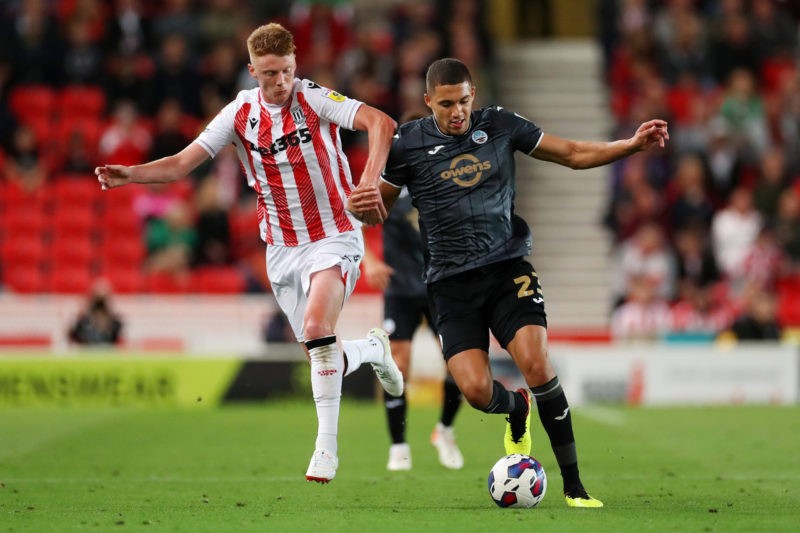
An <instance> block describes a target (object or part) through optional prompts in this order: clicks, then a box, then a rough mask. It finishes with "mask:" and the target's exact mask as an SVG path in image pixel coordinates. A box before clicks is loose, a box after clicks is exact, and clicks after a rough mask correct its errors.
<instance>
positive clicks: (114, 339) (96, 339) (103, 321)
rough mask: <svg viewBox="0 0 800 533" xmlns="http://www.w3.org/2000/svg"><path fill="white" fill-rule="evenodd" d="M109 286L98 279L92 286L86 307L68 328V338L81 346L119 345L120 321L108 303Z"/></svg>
mask: <svg viewBox="0 0 800 533" xmlns="http://www.w3.org/2000/svg"><path fill="white" fill-rule="evenodd" d="M110 296H111V286H110V285H109V283H108V281H106V280H104V279H100V280H98V281H96V282H95V283H94V284H93V285H92V289H91V292H90V293H89V296H88V298H87V300H86V305H85V306H84V308H83V309H82V310H81V312H80V314H79V315H78V317H77V319H76V320H75V322H74V323H73V324H72V326H71V327H70V328H69V332H68V337H69V339H70V340H71V341H72V342H74V343H76V344H82V345H86V346H89V345H94V346H96V345H109V344H119V342H120V341H121V340H122V320H121V319H120V318H119V316H118V315H117V314H116V313H115V312H114V311H113V309H112V308H111V305H110V303H109V300H110Z"/></svg>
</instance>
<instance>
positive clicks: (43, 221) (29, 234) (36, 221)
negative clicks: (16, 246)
mask: <svg viewBox="0 0 800 533" xmlns="http://www.w3.org/2000/svg"><path fill="white" fill-rule="evenodd" d="M50 224H51V223H50V220H49V218H48V217H47V216H46V215H45V214H44V212H43V211H42V210H39V209H35V208H34V209H30V208H27V207H25V206H7V209H4V211H3V214H2V216H0V225H2V226H3V228H4V230H3V234H4V235H5V236H6V238H12V237H15V236H16V237H25V238H32V239H37V240H40V239H41V236H42V235H44V234H45V233H47V231H48V229H49V227H50Z"/></svg>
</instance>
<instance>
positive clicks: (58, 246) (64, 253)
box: [50, 235, 97, 269]
mask: <svg viewBox="0 0 800 533" xmlns="http://www.w3.org/2000/svg"><path fill="white" fill-rule="evenodd" d="M96 259H97V247H96V246H95V245H94V243H93V242H92V240H91V239H90V238H89V237H88V235H82V236H77V237H69V238H63V239H56V240H55V241H53V243H52V244H51V245H50V266H51V267H52V268H55V269H61V268H73V267H79V268H91V265H92V263H93V262H94V261H95V260H96Z"/></svg>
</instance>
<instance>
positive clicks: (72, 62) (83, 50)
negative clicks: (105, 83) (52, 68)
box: [63, 18, 103, 85]
mask: <svg viewBox="0 0 800 533" xmlns="http://www.w3.org/2000/svg"><path fill="white" fill-rule="evenodd" d="M66 34H67V42H66V43H65V44H66V48H65V52H64V62H63V68H64V83H65V84H70V83H72V84H78V85H79V84H91V85H94V84H96V83H99V82H100V81H101V79H102V75H103V72H102V68H103V54H102V50H101V49H100V48H99V47H98V46H97V45H96V44H95V43H94V42H93V41H92V35H91V26H90V21H89V20H88V19H85V18H74V19H72V20H70V21H69V23H68V25H67V28H66Z"/></svg>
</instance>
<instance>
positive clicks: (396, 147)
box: [383, 106, 542, 283]
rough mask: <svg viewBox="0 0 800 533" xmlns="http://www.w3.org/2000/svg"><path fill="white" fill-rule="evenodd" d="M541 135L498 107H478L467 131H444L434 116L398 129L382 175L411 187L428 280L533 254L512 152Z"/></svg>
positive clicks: (527, 151)
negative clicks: (518, 205)
mask: <svg viewBox="0 0 800 533" xmlns="http://www.w3.org/2000/svg"><path fill="white" fill-rule="evenodd" d="M541 137H542V130H541V129H540V128H539V127H538V126H536V125H535V124H534V123H532V122H530V121H529V120H527V119H525V118H523V117H521V116H519V115H517V114H516V113H512V112H510V111H506V110H505V109H503V108H502V107H499V106H490V107H484V108H482V109H479V110H476V111H473V112H472V114H471V116H470V128H469V130H468V131H467V132H466V133H464V134H463V135H446V134H444V133H442V132H441V131H440V130H439V128H438V126H437V125H436V121H435V120H434V118H433V116H429V117H425V118H421V119H418V120H414V121H411V122H408V123H406V124H403V125H402V126H400V127H399V128H398V131H397V134H396V135H395V138H394V139H393V142H392V148H391V151H390V153H389V159H388V161H387V163H386V169H385V170H384V173H383V180H384V181H386V182H387V183H389V184H390V185H393V186H395V187H403V186H406V187H407V188H408V191H409V193H410V195H411V199H412V202H413V205H414V206H415V207H416V208H417V210H418V211H419V220H420V228H421V229H422V234H423V235H424V238H425V244H426V254H425V281H426V282H427V283H432V282H434V281H437V280H440V279H443V278H446V277H448V276H452V275H454V274H458V273H459V272H464V271H467V270H471V269H473V268H477V267H481V266H485V265H489V264H491V263H496V262H498V261H503V260H506V259H512V258H515V257H523V256H525V255H528V254H529V253H530V250H531V233H530V230H529V228H528V225H527V224H526V223H525V221H524V220H522V219H521V218H520V217H518V216H517V215H515V213H514V195H515V163H514V152H516V151H520V152H523V153H525V154H530V153H531V152H533V150H534V149H535V148H536V146H537V145H538V144H539V141H540V140H541Z"/></svg>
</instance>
